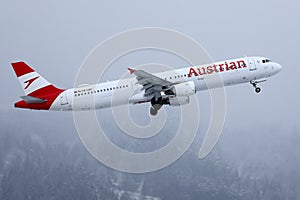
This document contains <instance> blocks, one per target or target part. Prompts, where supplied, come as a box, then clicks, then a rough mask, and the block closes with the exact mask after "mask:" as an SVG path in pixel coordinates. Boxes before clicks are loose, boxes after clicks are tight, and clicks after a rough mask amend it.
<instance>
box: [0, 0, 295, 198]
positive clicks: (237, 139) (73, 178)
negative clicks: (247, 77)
mask: <svg viewBox="0 0 300 200" xmlns="http://www.w3.org/2000/svg"><path fill="white" fill-rule="evenodd" d="M298 8H299V3H298V2H297V1H290V2H289V3H284V2H283V1H264V2H261V1H257V0H253V1H247V2H241V1H226V2H217V1H206V2H197V1H190V2H181V1H164V2H161V1H151V2H142V1H122V2H117V1H110V2H108V3H104V2H99V1H91V2H86V1H77V2H73V1H64V2H61V1H51V2H35V1H26V2H18V1H14V0H13V1H8V2H5V3H2V6H1V8H0V25H1V29H0V33H1V34H0V35H1V37H0V44H1V46H0V64H1V66H2V67H1V68H0V74H1V79H0V83H1V97H2V98H1V105H0V113H1V115H0V197H1V199H298V198H299V197H300V194H299V190H298V188H297V186H298V185H300V182H299V180H300V172H299V165H300V158H299V155H298V152H299V150H300V145H299V142H300V136H299V130H300V129H299V128H300V125H299V123H298V119H299V110H300V109H299V108H300V106H299V103H298V102H300V95H299V89H298V88H297V85H298V76H299V72H300V70H299V67H298V46H299V42H300V41H299V40H300V39H299V35H300V29H299V25H300V24H299V20H298V19H299V17H300V14H299V12H298ZM152 26H155V27H162V28H169V29H174V30H177V31H180V32H182V33H184V34H186V35H188V36H190V37H192V38H194V39H195V40H196V41H197V42H199V43H200V44H201V45H203V47H204V48H205V49H206V50H207V51H208V53H209V54H210V56H211V57H212V59H213V60H215V61H221V60H225V59H230V58H235V57H243V56H252V55H253V56H255V55H258V56H266V57H269V58H270V59H272V60H274V61H275V62H278V63H280V64H281V65H282V66H283V70H282V71H281V72H280V73H279V74H278V75H276V76H274V77H271V78H270V79H268V81H266V82H264V83H261V84H260V87H261V88H262V92H261V93H260V94H256V93H255V92H254V90H253V88H252V86H251V85H250V84H243V85H238V86H233V87H226V88H225V91H226V110H227V111H226V121H225V126H224V130H223V133H222V136H221V138H220V140H219V142H218V143H217V145H216V147H215V148H214V150H213V152H212V153H211V154H209V156H208V157H206V158H205V159H203V160H199V159H198V156H197V155H198V151H199V148H200V145H201V143H202V140H203V137H204V134H205V132H206V129H207V127H208V125H209V120H210V115H211V113H210V108H211V107H210V97H209V93H208V92H205V91H204V92H200V93H198V94H197V98H198V101H199V105H200V111H201V116H200V126H199V129H198V133H197V137H196V138H195V141H194V143H193V145H192V146H191V148H190V149H189V150H188V151H187V152H186V153H185V154H184V156H183V157H182V158H180V159H179V160H178V161H177V162H175V163H174V164H172V165H171V166H169V167H167V168H165V169H162V170H160V171H158V172H153V173H148V174H128V173H122V172H118V171H115V170H112V169H110V168H108V167H106V166H104V165H103V164H101V163H100V162H98V161H96V160H95V159H94V158H93V157H92V156H91V155H90V154H89V153H88V152H87V151H86V149H85V148H84V146H83V145H82V143H81V142H80V139H79V137H78V135H77V132H76V129H75V125H74V122H73V116H72V113H71V112H66V113H63V112H47V111H30V110H20V109H15V108H13V105H14V102H16V101H18V100H19V96H22V95H23V91H22V89H21V87H20V86H19V82H18V80H17V79H16V77H15V74H14V73H13V70H12V68H11V65H10V63H11V62H13V61H17V60H24V61H26V62H28V63H29V64H30V65H31V66H32V67H34V68H35V69H36V70H37V71H38V72H39V73H40V74H41V75H43V76H44V77H45V78H46V79H47V80H49V81H50V82H52V83H54V84H55V85H57V86H58V87H61V88H71V87H73V84H74V80H75V77H76V73H77V70H78V68H79V66H80V65H81V64H82V62H83V60H84V59H85V58H86V56H87V55H88V53H89V52H90V51H91V50H92V49H93V48H94V47H95V46H96V45H97V44H98V43H100V42H102V41H103V40H105V39H107V38H108V37H110V36H111V35H113V34H117V33H119V32H121V31H125V30H129V29H131V28H137V27H152ZM103 56H105V55H103ZM145 63H163V64H167V65H169V66H172V67H174V68H180V67H185V66H187V65H188V63H187V62H186V61H184V60H182V59H180V58H178V57H176V56H174V55H171V54H167V53H164V52H159V51H140V52H135V53H132V54H129V55H126V56H124V57H121V58H120V59H118V60H117V61H115V62H114V63H112V65H111V66H110V69H109V70H108V71H107V72H106V73H105V74H104V76H103V77H102V78H101V80H102V81H106V80H113V79H118V78H119V77H120V76H121V75H123V74H124V73H127V67H128V66H137V65H141V64H145ZM148 107H149V105H138V107H133V106H131V111H132V112H131V114H132V116H133V118H134V119H135V120H136V121H137V122H138V123H141V124H145V123H147V122H148V121H149V117H148ZM165 109H166V111H167V113H168V114H169V118H168V121H167V127H165V129H164V132H163V133H161V135H159V138H157V139H156V138H152V139H151V140H149V141H142V142H139V141H138V140H136V141H135V140H134V142H133V141H132V140H131V139H132V138H129V137H126V136H124V135H122V132H121V131H120V130H119V129H118V128H117V127H116V124H115V123H114V122H113V121H112V120H113V119H112V115H111V109H104V110H100V111H97V115H98V119H99V121H100V124H102V125H103V126H104V129H106V130H109V131H110V133H112V134H111V135H109V136H108V137H109V138H110V139H111V140H113V141H114V142H115V143H116V144H118V145H120V146H122V147H124V148H126V147H128V144H131V146H130V147H128V148H131V149H130V150H138V151H144V150H145V149H143V147H144V148H149V149H151V150H154V149H156V148H158V147H160V146H162V145H163V144H166V143H167V142H168V141H169V140H170V138H172V137H174V134H173V132H172V130H173V127H172V124H171V123H172V120H173V121H174V120H176V119H177V118H176V115H177V114H180V112H179V110H178V108H173V107H167V106H166V108H165Z"/></svg>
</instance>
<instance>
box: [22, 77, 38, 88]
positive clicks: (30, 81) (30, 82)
mask: <svg viewBox="0 0 300 200" xmlns="http://www.w3.org/2000/svg"><path fill="white" fill-rule="evenodd" d="M38 78H39V76H37V77H34V78H32V79H29V80H27V81H25V82H24V83H27V85H26V86H25V88H24V90H26V89H27V88H28V87H29V86H30V85H31V84H32V83H33V81H35V80H36V79H38Z"/></svg>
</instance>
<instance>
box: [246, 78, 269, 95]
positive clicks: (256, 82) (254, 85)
mask: <svg viewBox="0 0 300 200" xmlns="http://www.w3.org/2000/svg"><path fill="white" fill-rule="evenodd" d="M264 81H266V80H263V81H250V84H251V85H252V86H253V87H254V88H255V92H256V93H260V92H261V89H260V87H258V86H257V84H258V83H261V82H264Z"/></svg>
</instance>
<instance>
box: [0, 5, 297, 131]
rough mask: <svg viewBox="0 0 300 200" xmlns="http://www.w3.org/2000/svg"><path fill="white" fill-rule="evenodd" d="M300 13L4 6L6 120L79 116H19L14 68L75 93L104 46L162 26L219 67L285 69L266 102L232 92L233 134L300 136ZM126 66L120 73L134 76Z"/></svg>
mask: <svg viewBox="0 0 300 200" xmlns="http://www.w3.org/2000/svg"><path fill="white" fill-rule="evenodd" d="M299 5H300V4H299V2H298V1H295V0H294V1H279V0H276V1H275V0H274V1H270V0H266V1H259V0H251V1H237V0H236V1H233V0H230V1H214V0H211V1H174V0H172V1H171V0H169V1H156V0H154V1H106V2H104V1H84V0H81V1H70V0H69V1H32V0H28V1H16V0H11V1H5V2H2V4H1V7H0V27H1V28H0V36H1V37H0V65H1V68H0V77H1V79H0V83H1V86H0V87H1V100H0V101H1V105H0V108H1V112H2V113H3V114H6V115H7V116H8V118H9V117H11V120H14V118H15V116H17V115H19V116H23V117H24V118H29V119H30V118H32V117H33V116H34V117H35V119H34V120H35V121H42V120H43V118H44V117H45V116H47V117H49V118H51V119H53V120H55V118H65V117H67V119H68V120H69V121H72V115H71V114H62V113H53V114H47V113H45V112H36V111H33V112H32V111H26V110H16V109H14V108H13V104H14V102H16V101H17V100H19V96H22V95H23V91H22V90H21V87H20V86H19V82H18V80H17V79H16V77H15V74H14V73H13V71H12V69H11V66H10V63H11V62H12V61H17V60H24V61H26V62H28V63H30V64H31V65H32V66H33V67H34V68H35V69H36V70H37V71H38V72H39V73H40V74H42V75H43V76H44V77H46V78H47V79H48V80H49V81H50V82H52V83H54V84H55V85H57V86H59V87H63V88H69V87H72V86H73V83H74V80H75V76H76V73H77V70H78V67H79V66H80V65H81V63H82V62H83V60H84V58H85V57H86V56H87V55H88V53H89V52H90V51H91V50H92V49H93V48H94V47H95V46H96V45H97V44H98V43H100V42H101V41H103V40H105V39H106V38H108V37H110V36H111V35H113V34H117V33H119V32H121V31H125V30H129V29H131V28H137V27H149V26H155V27H163V28H170V29H174V30H177V31H180V32H182V33H184V34H186V35H188V36H190V37H192V38H194V39H195V40H196V41H198V42H199V43H200V44H202V45H203V46H204V47H205V48H206V49H207V51H208V52H209V54H210V55H211V56H212V58H213V60H215V61H221V60H225V59H229V58H235V57H243V56H246V55H248V56H251V55H259V56H266V57H269V58H270V59H272V60H274V61H276V62H278V63H280V64H281V65H282V66H283V70H282V71H281V72H280V73H279V74H278V75H276V76H274V77H272V78H270V79H269V80H268V81H267V82H265V83H262V84H261V85H260V86H261V88H262V93H261V94H259V95H257V94H256V93H255V92H254V90H253V88H252V87H251V86H250V85H249V84H244V85H239V86H234V87H229V88H226V94H227V121H226V126H225V128H227V129H228V128H236V129H238V128H240V127H243V128H245V129H252V128H254V129H255V127H256V126H259V127H272V126H275V125H276V126H279V127H280V126H283V125H284V127H287V128H297V129H299V128H300V125H299V123H298V119H299V118H300V115H299V111H300V109H299V108H300V104H299V102H300V95H299V88H298V85H299V78H298V76H299V75H300V73H299V72H300V70H299V65H298V62H299V50H298V48H299V42H300V39H299V35H300V28H299V27H300V26H299V25H300V24H299V23H300V22H299V19H300V13H299ZM104 56H105V55H104ZM148 61H149V60H147V62H148ZM119 63H120V62H119ZM132 63H136V61H135V60H132ZM121 64H122V63H120V66H118V70H123V71H124V72H126V70H127V66H122V65H121ZM115 78H116V79H117V78H118V77H115ZM198 95H201V93H200V94H198ZM203 95H205V93H203ZM202 117H205V116H203V115H202ZM9 120H10V119H9ZM0 123H1V122H0ZM50 123H51V122H50Z"/></svg>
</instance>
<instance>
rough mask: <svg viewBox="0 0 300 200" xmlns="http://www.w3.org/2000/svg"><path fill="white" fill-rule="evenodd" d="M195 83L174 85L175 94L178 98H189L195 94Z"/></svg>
mask: <svg viewBox="0 0 300 200" xmlns="http://www.w3.org/2000/svg"><path fill="white" fill-rule="evenodd" d="M195 92H196V89H195V83H194V81H188V82H184V83H179V84H177V85H174V93H175V95H176V97H187V96H190V95H193V94H195Z"/></svg>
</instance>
